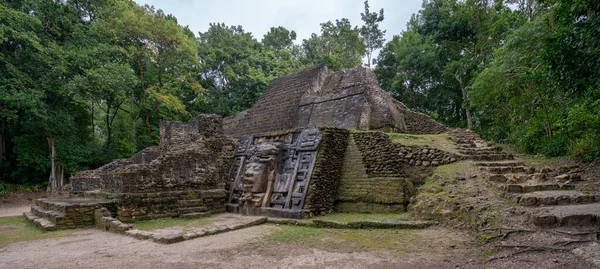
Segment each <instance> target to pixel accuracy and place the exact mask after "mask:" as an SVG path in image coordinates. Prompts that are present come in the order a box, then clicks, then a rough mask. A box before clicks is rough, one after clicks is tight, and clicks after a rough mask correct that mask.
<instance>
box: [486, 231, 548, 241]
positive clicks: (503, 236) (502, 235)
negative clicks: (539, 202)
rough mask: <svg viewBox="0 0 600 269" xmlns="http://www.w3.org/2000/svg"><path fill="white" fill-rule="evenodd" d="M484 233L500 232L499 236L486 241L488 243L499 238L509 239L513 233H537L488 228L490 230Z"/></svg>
mask: <svg viewBox="0 0 600 269" xmlns="http://www.w3.org/2000/svg"><path fill="white" fill-rule="evenodd" d="M483 231H498V232H499V233H500V234H498V235H495V236H492V237H490V238H487V239H485V242H486V243H488V242H490V241H493V240H496V239H498V238H501V239H506V238H508V236H509V235H511V234H513V233H535V232H537V231H535V230H525V229H513V228H488V229H483ZM502 231H506V232H505V233H502Z"/></svg>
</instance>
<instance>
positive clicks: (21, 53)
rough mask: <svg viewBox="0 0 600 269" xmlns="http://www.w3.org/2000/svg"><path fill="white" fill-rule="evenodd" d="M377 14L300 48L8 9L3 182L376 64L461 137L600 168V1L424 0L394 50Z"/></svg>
mask: <svg viewBox="0 0 600 269" xmlns="http://www.w3.org/2000/svg"><path fill="white" fill-rule="evenodd" d="M369 8H370V7H369V4H368V2H367V1H365V3H364V12H363V13H361V18H362V22H363V25H361V26H357V25H352V24H351V23H350V21H349V20H348V19H346V18H341V19H337V20H332V21H327V22H324V23H321V24H320V25H321V29H320V32H319V33H314V34H312V36H311V37H310V38H308V39H305V40H302V41H296V37H297V35H296V32H295V31H293V30H288V29H286V28H284V27H272V28H271V29H270V31H269V32H268V33H267V34H266V35H264V36H263V37H262V39H261V40H258V39H256V38H255V37H254V36H253V35H252V34H251V33H249V32H246V31H245V30H244V29H243V27H242V26H229V25H225V24H222V23H212V24H210V25H209V28H208V30H207V31H206V32H200V33H196V34H195V33H193V32H192V31H191V30H190V29H189V28H188V27H184V26H181V25H179V24H178V22H177V19H176V18H175V17H173V16H172V15H168V14H165V13H163V11H162V10H160V9H158V10H157V9H155V8H154V7H150V6H139V5H137V4H136V3H135V2H133V1H131V0H9V1H3V2H1V3H0V26H1V27H0V182H3V183H4V184H7V183H9V184H21V185H23V184H25V185H33V186H39V184H40V183H41V184H45V183H46V182H47V181H48V174H50V175H51V178H60V174H62V173H64V174H65V175H67V176H68V175H72V174H73V173H75V172H77V171H80V170H82V169H89V168H95V167H98V166H100V165H102V164H104V163H107V162H108V161H110V160H112V159H114V158H123V157H128V156H131V155H132V154H133V153H135V152H136V151H138V150H140V149H142V148H144V147H146V146H149V145H151V144H155V143H156V142H157V140H158V130H157V126H158V123H159V122H160V121H162V120H187V119H188V118H189V117H191V116H194V115H197V114H199V113H217V114H220V115H224V116H227V115H232V114H234V113H237V112H239V111H242V110H244V109H247V108H249V107H250V106H251V105H252V104H253V103H254V102H255V101H256V100H257V99H258V98H259V97H260V95H261V94H262V93H263V91H264V90H265V89H266V87H267V85H268V84H269V82H270V81H271V80H273V79H274V78H277V77H280V76H282V75H285V74H289V73H291V72H294V71H296V70H299V69H301V68H303V67H306V66H310V65H314V64H317V63H322V62H326V63H327V64H328V65H329V68H330V69H333V70H337V69H341V68H349V67H354V66H357V65H361V64H362V63H363V59H365V58H366V60H367V63H366V65H367V66H370V65H371V64H372V63H374V64H376V66H375V72H376V74H377V76H378V78H379V81H380V83H381V86H382V88H383V89H385V90H388V91H389V92H390V93H391V94H392V95H393V96H394V97H395V98H397V99H398V100H400V101H402V102H404V103H405V104H406V105H408V106H409V107H411V108H413V109H415V110H418V111H421V112H424V113H427V114H429V115H431V116H432V117H434V118H435V119H436V120H439V121H441V122H443V123H445V124H447V125H449V126H458V127H470V128H473V129H475V130H477V131H478V132H480V133H481V134H483V135H484V136H485V137H486V138H491V139H494V140H497V141H502V142H507V143H511V144H514V145H516V146H517V147H518V149H520V150H522V151H525V152H530V153H542V154H546V155H550V156H561V155H571V156H578V157H583V158H586V159H599V158H600V40H599V39H600V13H599V12H600V4H598V3H597V1H592V0H546V1H534V0H506V1H502V0H494V1H492V0H463V1H459V0H426V1H424V2H423V7H422V9H421V10H420V11H418V12H417V13H416V14H414V15H413V17H412V18H411V20H410V22H409V23H408V25H407V28H406V30H405V31H403V32H402V33H400V34H399V35H396V36H394V37H393V39H392V40H389V42H387V43H385V44H384V42H385V40H384V38H383V35H384V33H385V31H384V30H381V29H380V28H379V23H380V22H381V21H383V19H384V14H383V9H381V10H379V12H371V11H370V9H369ZM379 49H381V53H379V56H378V57H377V58H376V59H371V57H373V55H374V53H376V51H377V50H379ZM53 152H54V154H53ZM3 186H4V185H3Z"/></svg>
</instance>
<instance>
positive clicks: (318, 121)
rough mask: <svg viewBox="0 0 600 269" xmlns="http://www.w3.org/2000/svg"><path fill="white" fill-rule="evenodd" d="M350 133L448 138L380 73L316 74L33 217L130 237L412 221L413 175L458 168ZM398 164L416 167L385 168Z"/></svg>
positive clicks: (111, 167) (183, 127) (171, 125)
mask: <svg viewBox="0 0 600 269" xmlns="http://www.w3.org/2000/svg"><path fill="white" fill-rule="evenodd" d="M351 130H364V131H367V130H377V131H388V132H398V133H410V134H437V133H442V132H445V131H446V129H445V128H444V127H443V126H442V125H440V124H438V123H437V122H435V121H433V120H431V119H429V118H428V117H427V116H425V115H423V114H420V113H415V112H413V111H410V110H409V109H407V108H406V107H405V106H404V105H403V104H402V103H400V102H398V101H396V100H394V99H393V98H392V97H391V96H389V94H387V93H386V92H384V91H383V90H381V89H380V88H379V86H378V83H377V80H376V78H375V75H374V74H373V72H371V71H370V70H368V69H366V68H362V67H356V68H353V69H348V70H342V71H338V72H329V71H328V69H327V66H326V65H317V66H313V67H309V68H306V69H303V70H301V71H299V72H297V73H294V74H291V75H288V76H284V77H281V78H278V79H275V80H274V81H273V82H271V84H270V85H269V86H268V88H267V89H266V91H265V93H264V95H263V96H261V97H260V98H259V99H258V101H257V102H256V104H255V105H254V106H252V107H251V108H250V109H248V110H246V111H243V112H240V113H238V114H236V115H233V116H231V117H227V118H224V119H223V118H221V117H219V116H216V115H200V116H198V117H195V118H193V119H191V120H190V121H189V122H188V123H183V122H170V121H166V122H162V123H161V125H160V144H159V145H158V146H153V147H149V148H146V149H144V150H142V151H140V152H138V153H137V154H135V155H134V156H133V157H131V158H129V159H119V160H115V161H113V162H111V163H109V164H107V165H105V166H103V167H100V168H98V169H95V170H90V171H83V172H80V173H78V174H76V175H74V176H72V177H71V179H70V181H71V186H72V191H71V195H70V196H71V198H69V199H58V200H57V199H38V200H37V201H36V202H35V205H34V206H33V207H32V210H31V212H30V213H27V214H26V215H27V216H28V217H29V218H30V219H31V220H32V221H34V222H36V223H38V224H40V225H42V226H43V227H45V228H47V229H54V228H74V227H82V226H88V225H94V223H95V222H97V221H98V217H97V216H96V217H95V216H94V213H95V211H96V209H97V208H99V207H102V208H103V212H104V213H103V214H104V215H107V217H108V216H110V218H111V219H110V221H113V224H114V225H116V226H115V227H117V229H118V227H121V229H126V227H128V226H127V225H126V224H123V223H122V222H135V221H139V220H147V219H156V218H166V217H181V218H194V217H201V216H206V215H210V214H213V213H220V212H225V211H229V212H235V213H241V214H247V215H264V216H276V217H287V218H304V217H310V216H314V215H322V214H327V213H331V212H334V211H336V210H337V211H341V212H345V211H353V210H352V208H354V207H355V205H357V207H356V208H361V209H360V210H359V211H365V210H367V209H368V210H369V211H373V212H403V211H405V210H406V206H407V205H408V203H409V198H410V197H411V195H414V188H413V186H412V182H411V180H409V179H408V177H407V174H408V173H411V169H413V170H414V169H427V168H428V167H433V166H437V165H441V164H445V163H450V162H454V161H456V158H455V156H453V155H452V154H450V153H447V152H442V151H439V150H434V149H431V151H427V150H425V151H423V150H422V149H420V148H417V147H403V146H400V145H397V144H393V143H391V142H390V140H389V138H387V136H385V135H382V133H371V132H366V133H356V134H353V133H352V132H351ZM395 152H401V153H402V154H405V156H406V157H405V158H401V159H400V158H389V156H386V154H387V155H390V154H394V153H395ZM347 164H349V165H350V166H347ZM366 189H369V190H368V191H365V190H366ZM357 210H358V209H357ZM107 212H108V213H107ZM110 221H109V222H110ZM96 224H97V223H96Z"/></svg>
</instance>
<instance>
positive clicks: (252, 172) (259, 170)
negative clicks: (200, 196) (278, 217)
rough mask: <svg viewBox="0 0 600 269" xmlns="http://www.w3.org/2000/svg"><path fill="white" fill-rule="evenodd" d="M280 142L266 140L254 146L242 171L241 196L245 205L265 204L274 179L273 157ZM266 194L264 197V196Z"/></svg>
mask: <svg viewBox="0 0 600 269" xmlns="http://www.w3.org/2000/svg"><path fill="white" fill-rule="evenodd" d="M279 145H280V143H272V142H266V143H262V144H259V145H257V146H256V148H255V149H254V151H255V153H254V155H253V156H252V157H251V158H250V159H249V160H248V164H247V165H246V167H245V171H244V177H243V179H244V181H243V190H244V193H243V196H242V198H241V201H242V202H243V203H244V206H246V207H264V206H266V204H267V202H268V200H269V196H270V194H271V190H272V188H273V181H274V179H275V159H276V157H277V153H278V152H279V149H278V147H279ZM265 196H266V197H265Z"/></svg>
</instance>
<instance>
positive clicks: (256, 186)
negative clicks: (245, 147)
mask: <svg viewBox="0 0 600 269" xmlns="http://www.w3.org/2000/svg"><path fill="white" fill-rule="evenodd" d="M265 167H266V164H265V163H261V162H252V163H249V164H248V165H246V170H245V171H244V192H246V193H263V192H265V191H266V190H267V180H266V178H267V173H268V171H265V170H266V169H265Z"/></svg>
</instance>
